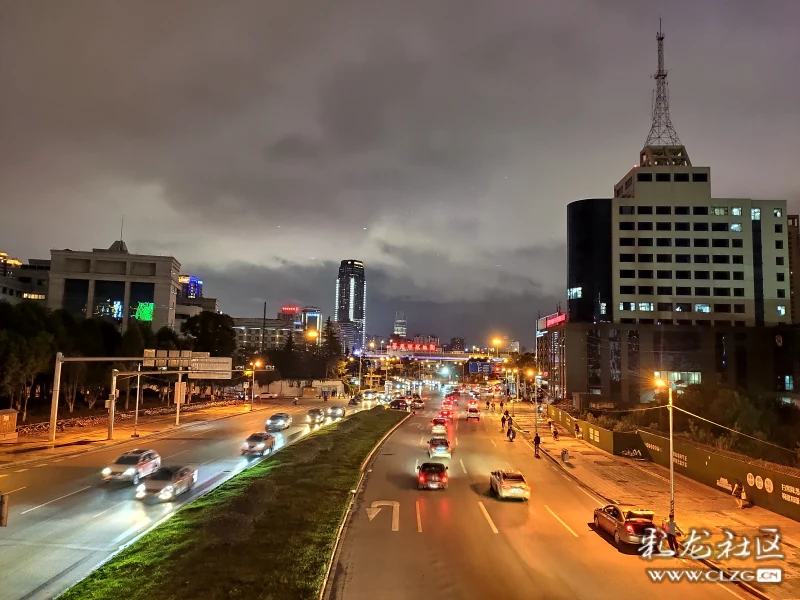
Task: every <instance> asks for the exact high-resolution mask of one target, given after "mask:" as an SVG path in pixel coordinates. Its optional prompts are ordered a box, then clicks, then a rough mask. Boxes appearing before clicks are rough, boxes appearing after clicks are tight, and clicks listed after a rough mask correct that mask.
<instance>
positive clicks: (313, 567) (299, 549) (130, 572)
mask: <svg viewBox="0 0 800 600" xmlns="http://www.w3.org/2000/svg"><path fill="white" fill-rule="evenodd" d="M404 417H407V414H406V413H398V412H395V411H387V410H384V409H383V408H377V409H373V410H370V411H363V412H360V413H358V414H355V415H353V416H351V417H348V418H347V419H344V420H342V421H340V422H339V423H338V424H334V425H332V426H330V427H326V428H323V429H321V430H319V431H317V432H315V433H312V434H310V435H309V436H308V437H306V438H304V439H303V440H301V441H298V442H297V443H295V444H292V445H290V446H287V447H285V448H283V449H281V451H280V452H278V453H277V454H275V456H273V457H271V458H268V459H267V460H265V461H263V462H261V463H260V464H257V465H255V466H253V467H252V468H250V469H247V470H245V471H243V472H242V473H240V474H239V475H237V476H235V477H233V478H232V479H230V480H229V481H227V482H225V483H224V484H222V485H221V486H219V487H218V488H216V489H215V490H213V491H211V492H209V493H208V494H206V495H204V496H202V497H201V498H198V499H197V500H195V501H193V502H191V503H190V504H188V505H187V506H185V507H183V508H182V509H180V510H178V511H177V512H176V513H175V514H174V515H173V516H172V517H171V518H170V519H168V520H167V521H165V522H164V523H162V524H161V525H160V526H158V527H156V528H155V529H153V530H152V531H150V532H148V533H146V534H145V535H144V536H142V537H141V538H140V539H139V540H138V541H136V542H135V543H133V544H131V545H130V546H128V547H127V548H125V549H124V550H123V551H121V552H120V553H119V554H117V555H116V556H115V557H113V558H112V559H111V560H109V561H108V562H107V563H105V564H104V565H103V566H101V567H100V568H99V569H97V570H96V571H95V572H93V573H92V574H90V575H89V576H88V577H87V578H86V579H85V580H83V581H82V582H80V583H78V584H77V585H76V586H74V587H72V588H71V589H70V590H68V591H67V592H65V593H64V594H63V595H62V596H61V598H63V599H65V600H73V599H78V598H80V599H81V600H92V599H100V598H113V597H125V598H126V600H138V599H146V598H160V597H171V596H173V595H174V594H178V595H179V596H180V597H182V598H197V599H206V598H207V599H212V600H213V599H217V598H220V599H222V598H230V597H233V596H236V597H251V598H270V599H274V600H283V599H286V600H289V599H298V600H305V599H308V600H311V599H314V598H317V597H318V594H319V590H320V587H321V586H322V585H323V583H324V582H325V580H326V576H327V572H328V569H329V565H330V561H329V559H330V556H331V554H332V551H333V550H334V546H335V543H336V540H337V539H338V536H339V532H340V530H341V523H342V519H343V515H344V514H346V511H347V510H348V507H349V506H350V503H351V501H352V490H353V489H354V488H355V487H356V486H357V484H358V483H359V481H360V477H361V475H362V470H363V468H364V463H365V461H366V460H367V458H368V457H369V456H371V452H372V451H373V450H374V448H376V444H379V443H380V442H381V441H382V438H384V437H385V434H386V433H387V432H388V431H390V430H392V429H393V428H394V427H395V426H396V425H397V424H398V423H399V422H400V421H401V420H403V419H404ZM168 590H171V591H172V592H174V594H172V593H170V592H167V591H168ZM165 592H166V593H165Z"/></svg>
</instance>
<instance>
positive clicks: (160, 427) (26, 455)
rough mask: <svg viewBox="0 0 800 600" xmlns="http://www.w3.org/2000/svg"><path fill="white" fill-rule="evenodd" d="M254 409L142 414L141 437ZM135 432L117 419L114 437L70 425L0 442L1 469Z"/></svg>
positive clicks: (103, 429) (269, 406)
mask: <svg viewBox="0 0 800 600" xmlns="http://www.w3.org/2000/svg"><path fill="white" fill-rule="evenodd" d="M291 401H292V399H289V398H283V399H277V400H265V401H263V402H262V403H258V402H256V404H254V405H253V411H254V412H258V411H274V410H276V409H277V408H278V407H279V406H286V405H291ZM321 402H322V401H321V400H317V399H300V401H299V404H300V405H304V404H310V403H321ZM247 412H250V405H249V404H232V405H229V406H219V407H213V408H207V409H203V410H198V411H193V412H186V413H182V414H181V419H180V423H181V424H180V425H179V426H177V427H176V425H175V413H172V414H167V415H154V416H142V417H139V423H138V427H137V433H138V434H139V438H145V437H147V436H152V435H156V434H159V433H166V432H169V431H177V430H181V429H183V428H185V427H191V426H193V425H197V424H199V423H204V422H208V421H215V420H218V419H224V418H227V417H232V416H236V415H241V414H245V413H247ZM132 433H133V420H132V419H126V420H120V421H117V422H116V423H115V425H114V439H113V440H108V439H106V438H107V437H108V425H106V424H102V425H94V426H90V427H83V428H70V429H69V430H67V431H66V432H58V433H56V441H55V443H54V444H52V443H50V442H49V440H48V434H46V433H45V434H43V435H38V436H24V437H20V438H19V439H18V440H17V441H16V442H14V443H3V444H0V470H2V469H3V468H8V467H14V466H19V465H21V464H24V463H31V462H36V461H39V460H43V459H48V458H60V457H64V456H68V455H72V454H79V453H82V452H88V451H91V450H96V449H98V448H102V447H106V446H113V445H115V444H122V443H125V442H130V441H131V439H134V438H131V434H132Z"/></svg>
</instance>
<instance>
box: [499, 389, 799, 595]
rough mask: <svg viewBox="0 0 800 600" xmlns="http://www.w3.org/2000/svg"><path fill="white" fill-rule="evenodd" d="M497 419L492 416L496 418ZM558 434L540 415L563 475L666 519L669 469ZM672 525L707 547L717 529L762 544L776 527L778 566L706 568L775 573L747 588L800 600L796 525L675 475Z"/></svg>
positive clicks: (527, 409) (528, 413)
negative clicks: (772, 581) (771, 581)
mask: <svg viewBox="0 0 800 600" xmlns="http://www.w3.org/2000/svg"><path fill="white" fill-rule="evenodd" d="M515 412H516V414H517V416H516V418H515V419H514V421H515V424H516V425H517V426H518V427H519V428H520V429H521V430H523V436H524V437H525V438H527V439H528V440H529V441H530V440H531V439H532V438H533V436H534V424H535V421H534V409H533V407H532V406H531V405H529V404H522V405H517V406H516V407H515ZM499 416H500V415H499V414H497V417H496V418H499ZM559 433H560V436H559V441H558V442H555V441H554V440H553V437H552V435H551V434H550V432H549V430H548V428H547V414H546V412H545V414H544V418H543V419H542V418H540V419H539V436H540V437H541V439H542V442H541V448H542V449H543V450H544V451H545V452H546V453H547V454H549V455H550V457H551V458H552V459H553V461H554V462H556V463H557V464H558V465H559V467H561V468H562V469H563V470H564V471H565V472H566V473H567V474H568V475H570V476H571V477H573V478H574V479H576V480H577V481H578V482H580V483H581V484H583V486H584V487H586V488H588V489H590V490H591V491H593V492H594V493H595V494H596V495H598V496H600V497H601V498H604V499H605V500H607V501H608V502H609V503H611V502H615V503H622V504H635V505H638V506H641V507H642V508H647V509H650V510H653V511H654V512H655V513H656V516H655V522H656V523H657V524H659V525H660V524H661V522H662V520H664V519H666V517H667V516H668V514H669V469H666V468H664V467H661V466H659V465H656V464H654V463H651V462H648V461H636V460H632V459H628V458H624V457H620V456H614V455H611V454H608V453H606V452H604V451H602V450H600V449H599V448H597V447H595V446H592V445H591V444H589V443H588V442H584V441H583V440H580V439H576V438H575V437H574V435H573V432H568V431H566V430H565V429H564V428H563V427H559ZM563 448H566V449H567V450H568V452H569V460H568V462H566V463H565V462H563V461H562V460H561V450H562V449H563ZM675 520H676V521H677V523H678V525H679V526H680V527H681V529H682V530H683V531H684V532H685V533H686V535H685V536H684V537H683V538H681V541H686V540H687V538H688V534H689V531H690V530H691V529H695V530H697V531H698V532H699V531H701V530H706V531H708V532H709V533H710V534H711V537H710V542H711V543H712V544H719V543H720V542H722V541H723V540H724V539H725V536H724V533H723V529H727V530H729V531H730V532H731V533H733V534H734V535H736V536H737V537H742V536H746V537H747V538H748V539H750V540H751V541H752V540H754V538H755V537H762V539H764V538H765V534H764V533H763V532H761V531H760V529H759V528H760V527H777V528H778V529H779V530H780V542H781V543H780V552H782V553H783V554H784V555H785V559H784V560H758V561H756V560H754V559H753V558H749V559H735V558H734V559H730V560H726V561H724V562H723V563H720V562H719V561H715V560H709V561H708V562H710V563H712V564H714V565H715V566H719V567H721V568H729V569H751V568H752V569H755V568H762V567H777V568H781V569H783V583H782V584H780V585H763V584H751V585H752V586H753V587H755V588H756V589H757V590H759V591H761V592H762V593H763V594H766V595H768V596H769V597H773V598H779V599H781V600H790V599H797V598H800V523H798V522H797V521H793V520H792V519H789V518H787V517H783V516H781V515H778V514H776V513H773V512H771V511H768V510H766V509H763V508H759V507H758V506H753V507H749V508H745V509H744V510H742V509H739V508H738V507H737V506H736V502H735V500H734V498H733V497H731V496H730V495H729V494H726V493H724V492H722V491H717V490H715V489H713V488H710V487H708V486H706V485H703V484H701V483H698V482H696V481H693V480H691V479H688V478H686V477H684V476H682V475H678V474H676V475H675ZM767 535H768V534H767ZM706 539H708V538H706ZM703 541H704V540H703ZM703 541H698V542H697V543H703ZM740 543H741V540H737V541H735V542H734V544H735V545H738V544H740ZM751 550H752V548H751ZM717 551H718V550H715V552H714V553H715V554H716V552H717ZM735 551H736V550H734V552H735ZM753 553H754V551H753Z"/></svg>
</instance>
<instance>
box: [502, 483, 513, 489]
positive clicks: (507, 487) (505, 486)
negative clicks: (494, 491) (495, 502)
mask: <svg viewBox="0 0 800 600" xmlns="http://www.w3.org/2000/svg"><path fill="white" fill-rule="evenodd" d="M510 488H511V486H510V485H508V484H507V483H504V484H503V489H504V490H507V489H510Z"/></svg>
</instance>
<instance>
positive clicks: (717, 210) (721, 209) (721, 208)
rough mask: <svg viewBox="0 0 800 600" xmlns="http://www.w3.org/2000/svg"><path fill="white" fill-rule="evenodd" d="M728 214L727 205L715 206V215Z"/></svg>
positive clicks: (723, 215)
mask: <svg viewBox="0 0 800 600" xmlns="http://www.w3.org/2000/svg"><path fill="white" fill-rule="evenodd" d="M727 215H728V207H727V206H715V207H714V216H715V217H725V216H727Z"/></svg>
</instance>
